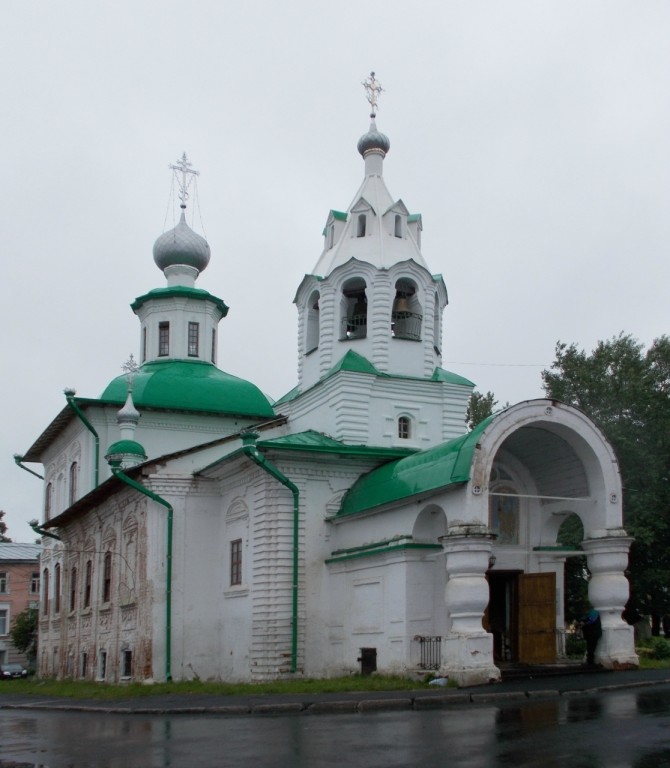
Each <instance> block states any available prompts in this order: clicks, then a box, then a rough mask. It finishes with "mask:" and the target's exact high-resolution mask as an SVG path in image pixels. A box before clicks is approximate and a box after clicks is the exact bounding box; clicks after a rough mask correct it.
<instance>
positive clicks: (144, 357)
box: [142, 325, 147, 363]
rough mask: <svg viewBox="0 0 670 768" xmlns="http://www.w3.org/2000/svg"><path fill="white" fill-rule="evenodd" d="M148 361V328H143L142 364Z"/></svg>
mask: <svg viewBox="0 0 670 768" xmlns="http://www.w3.org/2000/svg"><path fill="white" fill-rule="evenodd" d="M146 360H147V327H146V325H145V326H144V328H142V362H143V363H145V362H146Z"/></svg>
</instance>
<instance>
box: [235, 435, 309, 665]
mask: <svg viewBox="0 0 670 768" xmlns="http://www.w3.org/2000/svg"><path fill="white" fill-rule="evenodd" d="M257 438H258V434H257V433H255V432H243V433H242V452H243V453H244V454H245V456H248V457H249V458H250V459H251V461H253V462H254V464H257V465H258V466H259V467H260V468H261V469H263V470H265V471H266V472H267V473H268V474H270V475H272V477H274V478H275V479H276V480H279V482H280V483H281V484H282V485H284V486H286V487H287V488H288V489H289V490H290V491H291V493H292V494H293V586H292V599H293V607H292V632H291V672H295V671H296V670H297V668H298V543H299V538H298V534H299V528H298V521H299V518H298V512H299V509H300V491H299V490H298V487H297V486H296V485H294V484H293V483H292V482H291V481H290V480H289V479H288V477H286V475H284V474H283V473H282V472H281V471H280V470H279V469H278V468H277V467H276V466H275V465H274V464H273V463H272V462H271V461H269V460H268V459H266V458H265V456H263V454H261V453H260V452H259V450H258V448H256V439H257Z"/></svg>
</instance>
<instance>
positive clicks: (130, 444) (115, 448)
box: [107, 440, 147, 459]
mask: <svg viewBox="0 0 670 768" xmlns="http://www.w3.org/2000/svg"><path fill="white" fill-rule="evenodd" d="M116 453H131V454H133V455H135V456H143V457H144V458H145V459H146V457H147V454H146V451H145V450H144V448H143V446H141V445H140V444H139V443H138V442H136V441H135V440H118V441H117V442H116V443H112V444H111V445H110V446H109V448H108V449H107V456H113V455H114V454H116Z"/></svg>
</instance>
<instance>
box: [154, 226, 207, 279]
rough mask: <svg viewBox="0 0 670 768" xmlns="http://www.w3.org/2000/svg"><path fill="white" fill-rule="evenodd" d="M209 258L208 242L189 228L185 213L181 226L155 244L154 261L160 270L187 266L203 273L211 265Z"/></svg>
mask: <svg viewBox="0 0 670 768" xmlns="http://www.w3.org/2000/svg"><path fill="white" fill-rule="evenodd" d="M209 257H210V251H209V244H208V242H207V240H205V238H204V237H201V236H200V235H198V234H197V233H196V232H194V231H193V230H192V229H191V228H190V227H189V226H188V224H187V223H186V217H185V216H184V212H183V211H182V214H181V218H180V219H179V224H177V226H176V227H175V228H174V229H170V230H169V231H167V232H164V233H163V234H162V235H161V236H160V237H159V238H158V239H157V240H156V242H155V243H154V261H155V262H156V266H157V267H158V268H159V269H163V270H164V269H165V268H166V267H173V266H177V265H181V264H185V265H186V266H189V267H194V268H195V269H197V270H198V272H202V271H203V269H205V267H206V266H207V265H208V264H209Z"/></svg>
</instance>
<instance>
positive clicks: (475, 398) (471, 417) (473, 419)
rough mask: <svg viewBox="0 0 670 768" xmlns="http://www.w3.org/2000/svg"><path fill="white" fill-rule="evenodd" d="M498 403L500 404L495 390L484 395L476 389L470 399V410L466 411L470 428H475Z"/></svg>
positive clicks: (466, 418) (466, 419)
mask: <svg viewBox="0 0 670 768" xmlns="http://www.w3.org/2000/svg"><path fill="white" fill-rule="evenodd" d="M496 405H498V401H497V400H496V399H495V395H494V394H493V392H487V393H486V394H485V395H483V394H482V393H481V392H477V390H476V389H474V390H473V391H472V394H471V395H470V399H469V400H468V410H467V411H466V413H465V423H466V424H467V425H468V429H469V430H473V429H474V428H475V427H476V426H477V424H479V423H481V422H482V421H484V419H486V418H488V417H489V416H490V415H491V414H492V413H493V409H494V408H495V407H496Z"/></svg>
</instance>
